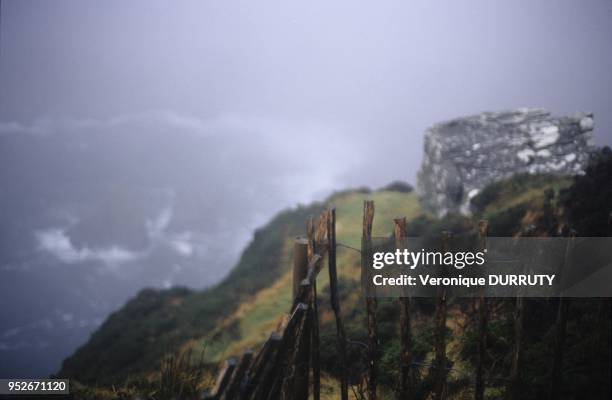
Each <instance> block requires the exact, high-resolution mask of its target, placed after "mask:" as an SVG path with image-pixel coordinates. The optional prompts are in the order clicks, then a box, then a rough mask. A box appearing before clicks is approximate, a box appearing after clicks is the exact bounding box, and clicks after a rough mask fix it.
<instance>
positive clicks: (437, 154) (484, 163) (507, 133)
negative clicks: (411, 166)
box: [417, 109, 593, 215]
mask: <svg viewBox="0 0 612 400" xmlns="http://www.w3.org/2000/svg"><path fill="white" fill-rule="evenodd" d="M592 130H593V115H592V114H587V113H577V114H576V115H574V116H568V117H553V116H551V115H550V113H549V112H547V111H545V110H541V109H518V110H515V111H506V112H499V113H492V112H487V113H482V114H480V115H475V116H470V117H465V118H458V119H454V120H452V121H448V122H443V123H439V124H436V125H434V126H433V127H431V128H429V129H428V130H427V131H426V133H425V155H424V158H423V164H422V165H421V169H420V171H419V174H418V184H417V190H418V193H419V195H420V197H421V200H422V202H423V204H424V205H425V206H426V208H428V209H429V210H430V211H433V212H435V213H436V214H437V215H444V214H446V213H447V212H450V211H453V212H457V211H458V212H462V213H469V204H470V199H471V198H472V197H474V196H475V195H476V194H478V192H479V191H480V190H481V189H482V188H484V187H485V186H486V185H488V184H489V183H491V182H493V181H497V180H500V179H504V178H507V177H509V176H511V175H513V174H516V173H530V174H536V173H553V174H564V175H575V174H580V173H582V172H583V170H584V168H585V167H586V163H587V161H588V157H589V153H590V152H591V151H592V149H593V147H592V145H591V138H592V133H591V131H592Z"/></svg>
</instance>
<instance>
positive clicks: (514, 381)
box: [506, 226, 535, 400]
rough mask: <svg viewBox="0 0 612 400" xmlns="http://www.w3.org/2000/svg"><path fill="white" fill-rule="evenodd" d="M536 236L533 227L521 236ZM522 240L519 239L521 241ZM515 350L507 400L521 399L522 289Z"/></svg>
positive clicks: (518, 299)
mask: <svg viewBox="0 0 612 400" xmlns="http://www.w3.org/2000/svg"><path fill="white" fill-rule="evenodd" d="M534 234H535V228H534V227H533V226H529V227H526V228H525V229H524V230H523V232H522V233H521V236H523V237H531V236H534ZM520 240H521V239H520V238H519V241H520ZM519 243H520V242H519ZM513 317H514V348H513V350H512V362H511V366H510V376H509V377H508V384H507V387H506V400H517V399H519V398H520V391H519V386H520V383H521V363H522V360H523V321H524V318H525V298H524V297H523V293H522V292H521V290H520V288H519V290H518V292H517V296H516V299H515V303H514V316H513Z"/></svg>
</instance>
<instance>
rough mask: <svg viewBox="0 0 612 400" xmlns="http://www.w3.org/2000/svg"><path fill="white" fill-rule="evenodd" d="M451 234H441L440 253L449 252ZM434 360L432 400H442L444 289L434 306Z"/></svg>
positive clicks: (439, 290) (443, 379)
mask: <svg viewBox="0 0 612 400" xmlns="http://www.w3.org/2000/svg"><path fill="white" fill-rule="evenodd" d="M451 237H452V234H451V232H449V231H444V232H442V252H443V253H445V252H447V251H449V250H450V240H451ZM435 350H436V351H435V352H436V356H435V360H434V366H435V370H436V380H435V382H434V393H433V394H434V396H433V398H434V400H442V399H444V397H445V390H446V287H444V286H439V287H438V302H437V304H436V334H435Z"/></svg>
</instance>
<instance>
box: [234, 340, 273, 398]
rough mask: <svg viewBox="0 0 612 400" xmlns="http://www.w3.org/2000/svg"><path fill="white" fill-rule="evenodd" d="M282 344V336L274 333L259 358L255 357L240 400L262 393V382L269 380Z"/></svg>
mask: <svg viewBox="0 0 612 400" xmlns="http://www.w3.org/2000/svg"><path fill="white" fill-rule="evenodd" d="M281 342H282V338H281V336H280V335H279V334H278V333H276V332H273V333H272V334H271V335H270V337H269V338H268V340H267V341H266V342H265V343H264V345H263V347H262V348H261V350H260V351H259V353H257V357H255V360H253V362H252V363H251V366H250V368H249V371H248V372H247V379H246V385H245V387H244V388H242V389H241V393H240V397H239V399H240V400H249V399H251V398H252V396H253V393H255V392H256V391H257V390H258V389H259V393H261V387H262V382H266V379H268V377H269V376H270V371H271V370H272V369H273V367H274V365H273V363H272V361H274V360H275V358H276V355H277V353H278V351H279V349H280V346H281ZM253 398H257V397H253Z"/></svg>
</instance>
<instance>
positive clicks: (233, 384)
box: [221, 350, 253, 400]
mask: <svg viewBox="0 0 612 400" xmlns="http://www.w3.org/2000/svg"><path fill="white" fill-rule="evenodd" d="M252 360H253V351H251V350H246V351H245V352H244V353H242V357H240V361H238V364H237V365H236V368H234V373H233V374H232V376H231V378H230V380H229V382H228V384H227V389H225V391H224V393H223V395H222V396H221V399H222V400H233V399H235V398H236V397H237V396H238V394H239V391H240V385H241V384H242V382H243V380H244V377H245V375H246V373H247V370H248V369H249V366H250V365H251V361H252Z"/></svg>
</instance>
